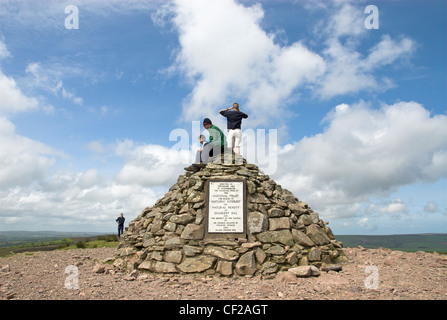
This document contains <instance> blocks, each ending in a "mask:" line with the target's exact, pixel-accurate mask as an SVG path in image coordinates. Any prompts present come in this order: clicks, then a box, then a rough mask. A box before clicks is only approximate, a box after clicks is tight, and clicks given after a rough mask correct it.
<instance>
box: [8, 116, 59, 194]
mask: <svg viewBox="0 0 447 320" xmlns="http://www.w3.org/2000/svg"><path fill="white" fill-rule="evenodd" d="M0 145H1V146H2V147H1V148H0V189H9V188H11V187H14V186H21V185H26V184H29V183H31V182H33V181H36V180H39V179H43V178H44V177H45V175H46V173H47V171H48V169H49V168H51V167H52V166H53V165H54V163H55V161H56V158H66V157H67V155H66V154H65V153H63V152H61V151H58V150H55V149H53V148H51V147H49V146H47V145H45V144H43V143H41V142H38V141H35V140H32V139H29V138H26V137H23V136H21V135H19V134H17V133H16V132H15V126H14V124H13V123H12V122H10V121H9V120H8V119H6V118H1V117H0Z"/></svg>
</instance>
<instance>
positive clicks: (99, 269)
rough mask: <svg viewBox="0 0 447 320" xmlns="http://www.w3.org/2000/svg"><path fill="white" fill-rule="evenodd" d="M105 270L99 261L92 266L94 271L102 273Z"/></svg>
mask: <svg viewBox="0 0 447 320" xmlns="http://www.w3.org/2000/svg"><path fill="white" fill-rule="evenodd" d="M105 270H106V269H105V267H104V266H103V265H102V264H99V263H97V264H95V266H94V267H93V272H94V273H104V271H105Z"/></svg>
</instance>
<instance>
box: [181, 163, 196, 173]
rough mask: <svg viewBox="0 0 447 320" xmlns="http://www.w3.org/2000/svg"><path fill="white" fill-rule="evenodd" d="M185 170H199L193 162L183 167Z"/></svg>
mask: <svg viewBox="0 0 447 320" xmlns="http://www.w3.org/2000/svg"><path fill="white" fill-rule="evenodd" d="M184 169H185V170H186V171H191V172H198V171H200V168H199V167H198V165H197V164H195V163H193V164H192V165H190V166H189V167H186V168H184Z"/></svg>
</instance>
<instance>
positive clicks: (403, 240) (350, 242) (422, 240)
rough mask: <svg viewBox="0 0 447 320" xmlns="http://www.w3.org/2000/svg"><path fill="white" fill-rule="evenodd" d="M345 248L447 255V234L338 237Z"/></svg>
mask: <svg viewBox="0 0 447 320" xmlns="http://www.w3.org/2000/svg"><path fill="white" fill-rule="evenodd" d="M335 238H336V239H337V240H340V241H341V242H343V247H345V248H347V247H357V246H362V247H364V248H370V249H375V248H380V247H382V248H388V249H392V250H401V251H409V252H415V251H429V252H432V251H436V252H443V253H447V233H424V234H394V235H377V236H364V235H336V236H335Z"/></svg>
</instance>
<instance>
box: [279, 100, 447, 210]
mask: <svg viewBox="0 0 447 320" xmlns="http://www.w3.org/2000/svg"><path fill="white" fill-rule="evenodd" d="M325 121H326V123H327V126H326V128H325V130H324V132H323V133H320V134H317V135H315V136H311V137H305V138H303V139H302V140H300V141H298V142H296V143H294V144H292V145H288V146H285V147H283V148H282V149H281V150H280V151H279V153H278V158H279V159H280V160H279V161H278V162H280V164H279V165H278V170H277V172H276V174H275V175H274V177H275V178H276V179H277V180H278V181H280V182H281V183H282V184H283V185H284V186H286V187H288V188H290V189H291V190H293V192H295V193H296V194H297V195H298V196H302V197H303V199H306V200H308V201H309V202H310V203H315V204H318V205H319V206H320V207H321V209H322V211H324V212H325V213H326V214H328V215H330V216H337V217H341V216H352V215H354V214H355V213H356V212H357V210H358V209H359V208H360V205H361V203H362V202H363V201H367V200H369V199H370V198H371V197H374V196H379V197H380V196H389V195H390V194H391V193H393V192H395V191H397V190H398V189H399V187H401V186H404V185H410V184H415V183H429V182H434V181H437V180H439V179H440V178H442V177H446V176H447V167H446V166H445V163H446V161H447V143H446V140H445V137H446V136H447V116H445V115H434V116H433V115H431V114H430V112H429V111H428V110H427V109H426V108H424V106H422V105H421V104H419V103H416V102H399V103H395V104H393V105H386V104H383V105H382V106H381V107H380V108H373V107H371V106H370V105H368V104H367V103H365V102H359V103H358V104H355V105H347V104H342V105H338V106H337V107H335V108H334V110H333V111H332V112H330V113H329V114H328V115H327V117H326V119H325ZM398 204H399V203H398ZM395 208H397V206H396V204H393V205H392V206H391V207H388V209H387V210H388V211H389V210H392V209H395Z"/></svg>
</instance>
